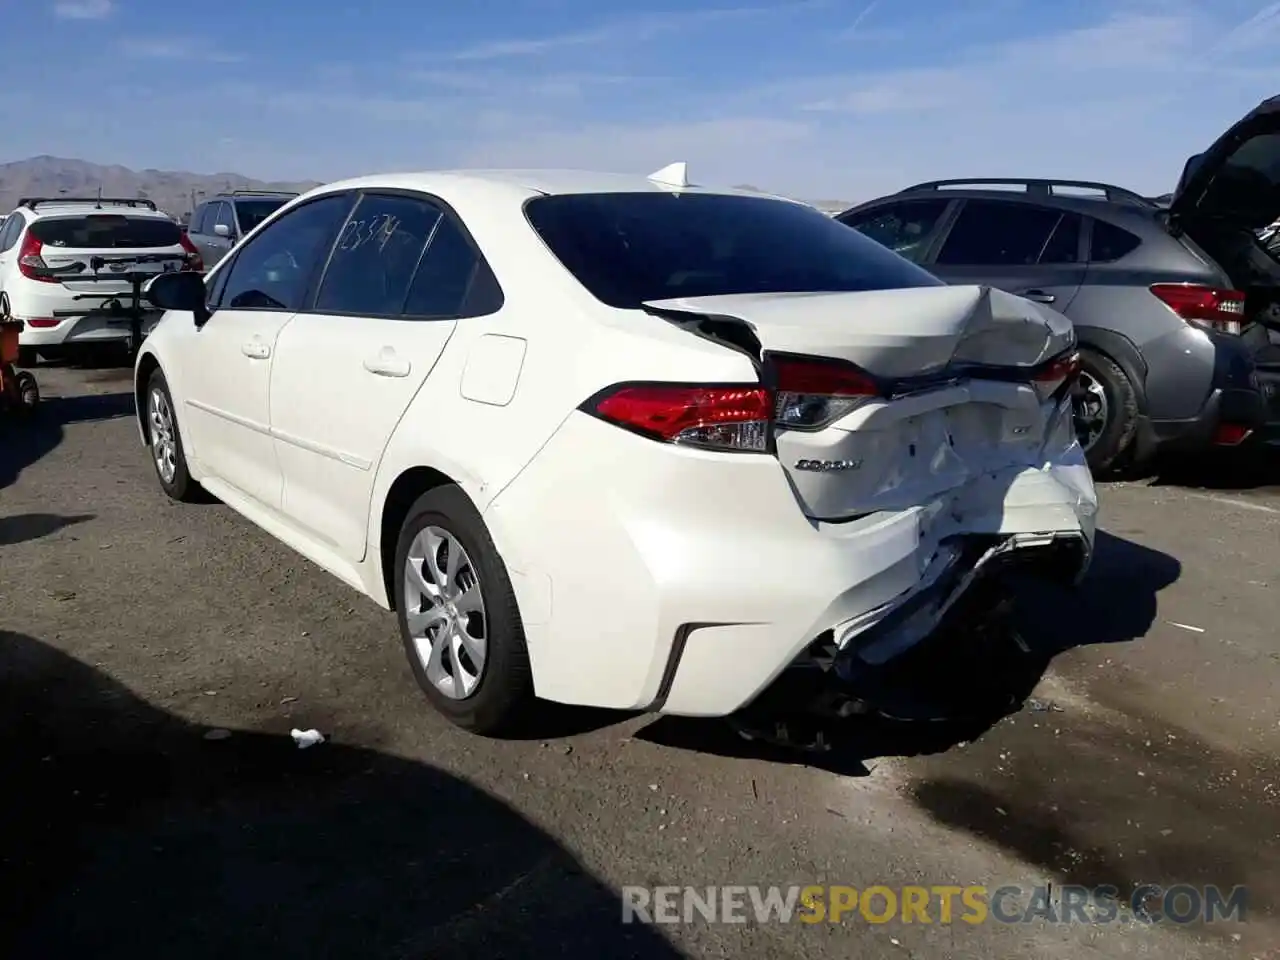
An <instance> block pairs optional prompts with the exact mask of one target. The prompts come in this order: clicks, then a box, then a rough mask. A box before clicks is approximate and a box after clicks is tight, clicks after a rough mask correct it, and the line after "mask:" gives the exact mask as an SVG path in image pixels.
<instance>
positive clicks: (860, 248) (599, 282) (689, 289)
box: [525, 192, 942, 309]
mask: <svg viewBox="0 0 1280 960" xmlns="http://www.w3.org/2000/svg"><path fill="white" fill-rule="evenodd" d="M525 213H526V216H528V218H529V222H530V223H531V224H532V225H533V228H534V230H536V231H537V232H538V234H539V235H540V236H541V237H542V239H543V241H544V242H545V243H546V244H547V246H548V247H550V248H551V252H552V253H554V254H555V255H556V257H558V258H559V260H560V262H561V263H563V264H564V265H565V266H566V267H567V268H568V269H569V270H570V272H572V273H573V275H574V276H575V277H577V278H578V281H579V282H580V283H582V285H583V286H584V287H586V288H587V289H588V290H589V291H590V292H591V293H592V294H593V295H594V296H595V297H596V298H597V299H599V300H601V301H603V302H604V303H607V304H609V305H610V306H613V307H621V308H624V309H634V308H636V307H638V306H640V305H641V304H642V303H644V302H645V301H647V300H665V299H668V298H672V297H709V296H721V295H725V294H735V293H815V292H845V291H859V290H889V289H896V288H900V287H929V286H940V285H941V284H942V281H940V280H938V279H937V278H936V277H934V276H933V275H932V274H931V273H928V272H927V271H925V270H923V269H921V268H920V267H917V266H916V265H915V264H913V263H909V262H907V261H906V260H904V259H903V258H902V257H899V256H898V255H897V254H895V253H893V252H891V251H890V250H888V249H887V248H885V247H882V246H881V245H880V244H878V243H876V242H875V241H874V240H871V239H870V238H868V237H865V236H863V235H862V234H861V233H859V232H858V231H857V230H851V229H850V228H849V227H846V226H845V225H844V224H842V223H838V222H837V221H835V220H833V219H831V218H830V217H828V216H826V215H824V214H822V213H819V212H818V211H817V210H814V209H813V208H812V207H805V206H801V205H800V204H796V203H787V202H785V201H782V200H771V199H769V198H767V197H742V196H727V195H722V194H698V193H686V194H676V193H658V192H653V193H602V194H563V195H559V196H550V197H538V198H536V199H533V200H530V201H529V202H528V203H527V204H526V205H525Z"/></svg>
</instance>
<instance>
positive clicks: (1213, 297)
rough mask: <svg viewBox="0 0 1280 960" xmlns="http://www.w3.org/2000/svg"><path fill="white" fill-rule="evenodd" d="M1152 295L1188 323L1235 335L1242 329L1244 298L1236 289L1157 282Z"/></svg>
mask: <svg viewBox="0 0 1280 960" xmlns="http://www.w3.org/2000/svg"><path fill="white" fill-rule="evenodd" d="M1151 292H1152V293H1154V294H1155V295H1156V296H1157V297H1158V298H1159V299H1160V301H1161V302H1162V303H1163V304H1164V305H1165V306H1166V307H1168V308H1169V309H1170V310H1172V311H1173V312H1174V313H1176V314H1177V315H1178V316H1179V317H1181V318H1182V319H1183V320H1186V321H1187V322H1188V323H1195V324H1198V325H1200V326H1203V327H1209V328H1210V329H1212V330H1217V331H1218V332H1219V333H1230V334H1235V335H1239V333H1240V331H1241V330H1242V329H1243V327H1244V300H1245V295H1244V294H1243V293H1242V292H1241V291H1239V290H1222V289H1220V288H1217V287H1206V286H1204V285H1203V284H1199V283H1157V284H1155V285H1154V286H1152V287H1151Z"/></svg>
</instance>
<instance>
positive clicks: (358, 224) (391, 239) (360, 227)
mask: <svg viewBox="0 0 1280 960" xmlns="http://www.w3.org/2000/svg"><path fill="white" fill-rule="evenodd" d="M440 220H441V213H440V210H439V209H438V208H437V207H435V206H434V205H432V204H431V203H428V202H427V201H426V200H423V199H419V198H416V197H404V196H379V195H376V194H374V195H365V196H364V197H362V198H361V200H360V203H359V204H358V205H357V206H356V208H355V210H354V211H352V213H351V216H350V217H349V218H348V220H347V222H346V224H344V225H343V228H342V232H341V233H340V234H339V235H338V240H337V243H336V244H335V245H334V248H333V253H332V255H331V256H330V258H329V265H328V267H326V268H325V272H324V280H322V281H321V283H320V290H319V293H318V294H317V296H316V304H315V309H316V312H318V313H341V314H356V315H367V316H375V317H393V316H399V315H400V314H401V313H402V312H403V310H404V303H405V299H406V297H407V296H408V294H409V285H410V283H411V282H412V280H413V275H414V271H416V270H417V268H418V262H419V260H421V259H422V252H423V250H424V249H425V248H426V246H427V241H428V240H430V239H431V236H432V234H433V232H434V231H435V229H436V226H437V224H439V223H440Z"/></svg>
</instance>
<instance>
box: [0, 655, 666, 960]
mask: <svg viewBox="0 0 1280 960" xmlns="http://www.w3.org/2000/svg"><path fill="white" fill-rule="evenodd" d="M0 729H3V731H4V735H3V737H2V738H0V783H3V784H4V789H3V790H0V823H3V825H4V828H3V830H0V888H2V889H4V890H6V891H7V893H6V895H5V896H4V897H3V898H0V955H3V956H5V957H13V958H15V960H17V958H23V957H32V958H36V957H39V958H44V957H74V956H86V957H95V958H112V957H121V958H123V957H128V958H141V957H164V958H170V957H182V958H184V960H200V958H211V960H212V958H217V960H225V958H227V957H280V958H287V957H298V958H308V960H311V958H316V957H341V958H346V957H351V958H360V960H374V958H381V957H388V958H391V957H394V958H402V957H403V958H410V957H412V958H418V957H428V956H429V957H459V958H471V957H475V956H481V955H490V956H510V957H515V956H535V955H538V954H542V953H549V952H554V953H557V954H564V955H574V954H579V955H582V956H607V957H655V958H657V957H662V958H675V957H679V956H681V955H682V954H681V953H679V952H678V951H677V949H676V948H675V947H674V946H672V945H671V944H670V943H669V942H668V941H667V940H666V939H665V938H663V937H661V936H660V935H659V933H658V932H657V931H656V930H654V929H653V928H649V927H644V926H639V925H624V924H623V923H622V922H621V918H622V914H621V906H620V901H619V898H618V896H617V895H616V894H615V893H613V892H612V891H610V890H609V889H608V888H606V887H605V886H604V885H602V884H601V883H599V882H598V881H597V880H595V879H594V878H593V877H591V876H590V875H588V874H587V873H586V872H585V871H584V870H583V869H582V868H581V867H580V866H579V865H578V864H577V863H576V861H575V859H574V858H573V856H571V855H570V854H569V853H568V852H567V851H565V850H564V849H563V848H562V847H560V846H559V845H558V844H557V843H556V841H555V840H554V839H552V838H551V837H550V836H548V835H547V834H545V833H543V832H542V831H541V830H539V829H538V828H536V827H534V826H533V825H531V824H530V823H529V822H527V821H526V820H524V819H523V818H522V817H521V816H520V815H519V814H518V813H516V812H515V811H514V810H512V809H511V808H509V807H507V806H505V805H504V804H503V803H501V802H500V801H498V800H496V799H494V798H493V797H491V796H489V795H488V794H486V793H484V792H482V791H481V790H479V789H477V788H475V787H473V786H471V785H469V784H467V783H465V782H464V781H462V780H460V779H458V778H456V777H453V776H450V775H449V774H447V773H445V772H443V771H441V770H437V769H433V768H431V767H429V766H426V765H424V764H420V763H414V762H410V761H407V760H404V759H400V758H397V757H392V756H388V755H385V754H380V753H377V752H374V751H371V750H366V749H360V748H355V747H350V746H345V745H343V744H341V743H337V742H327V743H323V744H320V745H318V746H315V747H312V748H310V749H308V750H299V749H298V748H297V746H296V744H294V743H293V741H292V740H291V738H290V737H288V736H277V735H270V734H264V733H255V732H250V731H232V732H231V733H230V735H229V736H226V737H225V738H214V739H210V738H209V736H208V733H209V731H207V730H206V729H205V728H199V727H195V726H192V725H190V724H188V723H186V722H185V721H183V720H182V719H180V718H178V717H176V716H173V715H171V714H168V713H165V712H163V711H160V710H157V709H155V708H153V707H151V706H149V705H148V704H147V703H145V702H144V701H142V700H141V699H139V698H138V697H136V696H135V695H134V694H132V693H131V692H130V691H129V690H127V689H125V688H124V687H122V686H120V685H119V684H117V683H116V682H114V681H113V680H111V679H110V678H109V677H107V676H106V675H104V674H103V673H102V672H100V671H98V670H96V669H94V668H92V667H90V666H88V665H86V664H84V663H81V662H79V661H77V660H75V659H74V658H72V657H70V656H68V655H66V654H65V653H63V652H61V651H60V650H58V649H57V648H55V647H53V646H51V645H48V644H45V643H42V642H40V641H37V640H35V639H33V638H31V637H28V636H25V635H21V634H13V633H0Z"/></svg>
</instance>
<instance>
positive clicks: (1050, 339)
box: [645, 286, 1075, 525]
mask: <svg viewBox="0 0 1280 960" xmlns="http://www.w3.org/2000/svg"><path fill="white" fill-rule="evenodd" d="M645 307H646V308H647V309H649V310H651V311H653V312H655V313H658V314H660V315H662V316H665V317H667V318H668V319H669V320H672V321H673V322H679V323H682V324H684V325H687V326H689V327H690V328H691V329H693V330H694V331H695V332H698V333H700V334H701V335H703V336H708V337H709V338H710V339H715V340H719V341H721V342H724V343H725V344H726V345H727V346H732V347H736V348H737V349H742V350H745V351H747V352H752V353H755V354H756V359H757V360H758V361H761V362H763V361H764V360H765V359H766V358H767V357H768V356H769V355H770V354H787V355H803V356H807V357H816V358H824V359H827V360H837V361H843V362H845V363H849V364H853V365H855V366H856V367H858V368H859V369H860V370H862V371H865V372H866V373H868V374H870V375H871V377H873V378H875V379H876V380H877V381H878V382H879V383H880V384H881V387H882V392H881V395H880V396H876V397H869V398H867V399H866V400H865V401H864V402H860V403H859V404H858V405H857V406H856V407H854V408H853V409H852V410H851V411H850V412H848V413H847V414H845V415H843V416H841V417H840V418H839V419H837V420H835V421H834V422H831V423H829V424H827V425H825V426H822V427H820V428H817V429H784V428H778V429H776V430H775V443H776V452H777V455H778V458H779V460H780V461H781V462H782V465H783V467H784V469H785V470H786V471H787V474H788V477H789V478H790V481H791V484H792V486H793V488H794V489H795V492H796V495H797V497H798V499H799V500H800V502H801V504H802V506H803V508H804V510H805V513H806V514H807V515H808V516H809V517H811V518H813V519H816V520H825V521H845V520H850V519H855V518H859V517H863V516H866V515H868V514H871V513H875V512H878V511H884V510H895V511H896V510H903V509H909V508H920V509H921V510H923V511H926V512H930V511H931V512H933V513H938V512H944V513H947V514H949V515H950V514H954V513H955V511H956V509H958V507H957V504H958V503H959V502H960V500H963V499H965V498H966V497H967V498H973V497H974V496H976V494H975V493H974V491H975V490H978V489H981V490H983V491H984V492H983V493H982V495H981V497H979V500H980V501H981V503H990V502H991V497H992V496H995V497H996V501H995V502H997V503H998V502H1000V497H1001V491H1000V489H998V488H999V487H1000V485H1001V484H1002V483H1003V482H1005V481H1004V479H1002V478H1011V477H1013V476H1015V475H1016V474H1018V473H1021V472H1023V471H1025V470H1026V469H1027V468H1028V467H1034V466H1036V465H1038V464H1042V463H1043V462H1044V450H1045V446H1046V443H1048V442H1053V443H1056V444H1058V445H1060V446H1062V447H1064V448H1066V447H1069V446H1070V444H1071V443H1073V442H1074V434H1073V433H1072V432H1071V425H1070V417H1069V405H1066V404H1064V403H1063V402H1062V400H1063V397H1062V394H1061V393H1058V394H1056V395H1053V396H1050V395H1047V394H1046V392H1045V391H1044V390H1043V389H1039V388H1037V386H1036V385H1035V384H1033V383H1032V382H1030V379H1031V376H1032V374H1033V372H1034V371H1037V370H1040V369H1043V368H1044V366H1045V365H1046V364H1048V363H1050V362H1051V361H1053V360H1054V358H1056V357H1059V356H1062V355H1063V354H1065V353H1068V352H1069V351H1071V350H1072V349H1073V348H1074V346H1075V333H1074V330H1073V329H1072V326H1071V322H1070V321H1069V320H1068V319H1067V318H1066V317H1064V316H1063V315H1062V314H1060V313H1057V312H1056V311H1054V310H1052V309H1050V308H1048V307H1045V306H1042V305H1040V304H1037V303H1033V302H1031V301H1029V300H1024V299H1022V298H1021V297H1016V296H1014V295H1012V294H1009V293H1005V292H1003V291H1000V290H996V289H994V288H991V287H986V286H939V287H918V288H911V289H899V290H883V291H866V292H856V293H804V294H785V293H774V294H741V295H730V296H716V297H697V298H684V299H671V300H661V301H650V302H648V303H646V304H645ZM1064 407H1065V408H1066V410H1067V413H1066V414H1064ZM1064 417H1065V424H1064ZM961 488H966V493H965V495H964V497H959V496H958V494H957V493H956V492H957V491H959V490H960V489H961ZM1050 493H1051V494H1052V492H1050ZM1053 498H1054V497H1053V495H1050V496H1049V499H1050V500H1052V499H1053ZM1072 499H1073V495H1072V494H1071V493H1070V492H1069V491H1065V490H1064V491H1063V503H1062V504H1061V506H1062V507H1064V508H1067V509H1064V510H1063V511H1061V516H1062V517H1063V518H1064V519H1065V518H1069V517H1070V516H1072V515H1073V514H1072V513H1071V510H1070V509H1069V508H1068V505H1069V503H1070V502H1071V501H1072ZM976 509H978V506H975V510H976ZM991 522H993V521H991V520H987V521H984V523H986V524H987V525H990V523H991Z"/></svg>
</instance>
